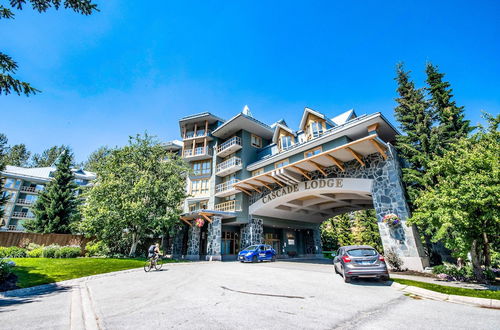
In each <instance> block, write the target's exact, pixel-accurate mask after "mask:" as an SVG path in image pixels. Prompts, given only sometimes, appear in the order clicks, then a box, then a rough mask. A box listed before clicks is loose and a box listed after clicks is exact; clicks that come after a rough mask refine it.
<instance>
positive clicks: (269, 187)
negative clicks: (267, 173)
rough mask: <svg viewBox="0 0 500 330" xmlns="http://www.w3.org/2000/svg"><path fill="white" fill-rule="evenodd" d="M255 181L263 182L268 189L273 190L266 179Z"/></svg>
mask: <svg viewBox="0 0 500 330" xmlns="http://www.w3.org/2000/svg"><path fill="white" fill-rule="evenodd" d="M255 181H257V182H260V183H262V184H263V185H264V186H265V187H266V188H267V189H269V190H273V188H271V186H269V185H268V184H267V182H265V181H261V180H257V179H255Z"/></svg>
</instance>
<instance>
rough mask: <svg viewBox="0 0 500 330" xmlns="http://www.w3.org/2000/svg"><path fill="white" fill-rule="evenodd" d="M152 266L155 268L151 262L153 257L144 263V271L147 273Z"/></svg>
mask: <svg viewBox="0 0 500 330" xmlns="http://www.w3.org/2000/svg"><path fill="white" fill-rule="evenodd" d="M151 268H153V265H152V264H151V259H149V260H148V261H146V263H145V264H144V271H145V272H146V273H147V272H149V271H150V270H151Z"/></svg>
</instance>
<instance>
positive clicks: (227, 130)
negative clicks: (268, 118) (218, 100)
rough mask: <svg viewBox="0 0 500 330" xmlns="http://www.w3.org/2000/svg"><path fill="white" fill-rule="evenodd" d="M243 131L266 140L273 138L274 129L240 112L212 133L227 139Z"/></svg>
mask: <svg viewBox="0 0 500 330" xmlns="http://www.w3.org/2000/svg"><path fill="white" fill-rule="evenodd" d="M242 129H244V130H245V131H248V132H250V133H254V134H256V135H258V136H260V137H263V138H265V139H271V138H272V136H273V129H272V128H271V127H269V125H266V124H264V123H263V122H261V121H259V120H257V119H255V118H253V117H250V116H247V115H245V114H244V113H243V112H240V113H239V114H237V115H236V116H234V117H233V118H231V119H229V120H228V121H226V122H225V123H224V124H222V125H221V126H219V127H217V129H215V130H214V131H213V132H212V135H213V136H215V137H218V138H221V139H225V138H227V137H229V136H231V135H232V134H234V133H236V132H238V131H239V130H242Z"/></svg>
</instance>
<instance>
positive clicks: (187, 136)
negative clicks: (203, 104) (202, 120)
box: [184, 129, 210, 139]
mask: <svg viewBox="0 0 500 330" xmlns="http://www.w3.org/2000/svg"><path fill="white" fill-rule="evenodd" d="M208 134H210V130H207V131H205V130H204V129H199V130H197V131H196V132H195V131H189V132H186V134H185V135H184V139H192V138H195V137H205V136H207V135H208Z"/></svg>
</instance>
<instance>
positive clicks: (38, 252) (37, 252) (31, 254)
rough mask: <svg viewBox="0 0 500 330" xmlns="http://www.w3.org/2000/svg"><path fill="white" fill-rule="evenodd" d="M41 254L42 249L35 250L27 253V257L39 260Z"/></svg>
mask: <svg viewBox="0 0 500 330" xmlns="http://www.w3.org/2000/svg"><path fill="white" fill-rule="evenodd" d="M42 253H43V247H38V248H35V249H33V250H31V251H28V257H30V258H41V257H42Z"/></svg>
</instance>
